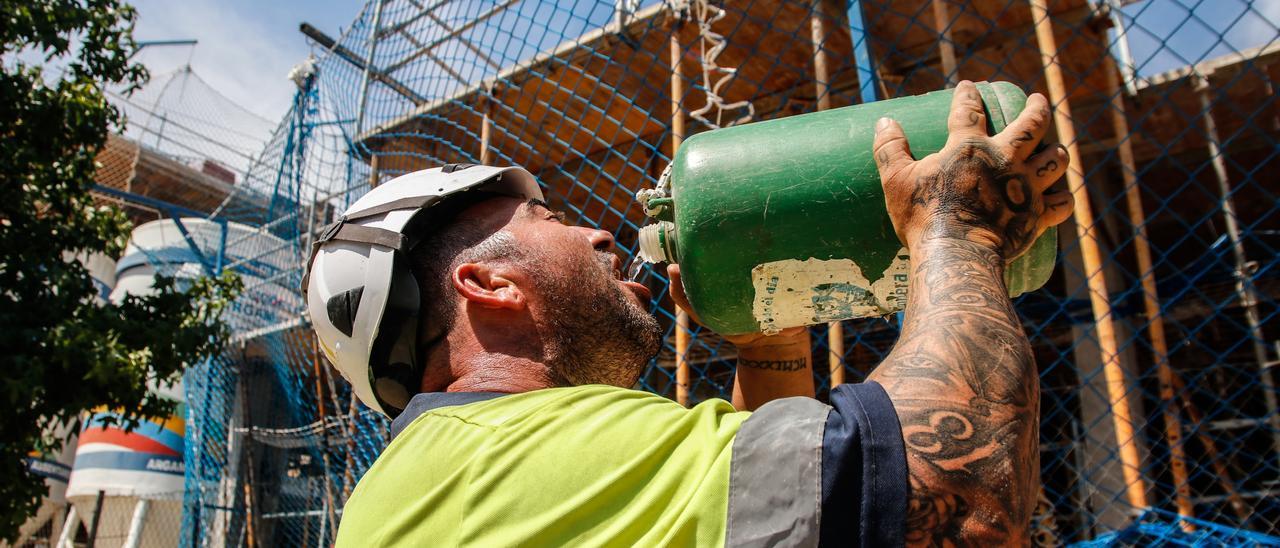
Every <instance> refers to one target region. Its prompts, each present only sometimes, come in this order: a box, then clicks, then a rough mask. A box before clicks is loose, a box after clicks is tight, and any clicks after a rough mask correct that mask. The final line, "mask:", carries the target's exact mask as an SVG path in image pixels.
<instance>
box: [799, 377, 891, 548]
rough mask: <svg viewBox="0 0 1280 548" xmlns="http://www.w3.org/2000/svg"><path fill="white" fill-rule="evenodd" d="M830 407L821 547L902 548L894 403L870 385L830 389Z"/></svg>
mask: <svg viewBox="0 0 1280 548" xmlns="http://www.w3.org/2000/svg"><path fill="white" fill-rule="evenodd" d="M831 406H832V408H833V409H832V411H831V414H830V415H828V416H827V425H826V429H825V430H824V432H823V437H822V517H823V519H822V527H821V530H820V531H819V545H821V546H850V545H855V544H856V545H858V546H902V545H903V543H904V542H905V538H904V537H905V534H906V514H907V494H908V492H907V491H908V489H909V486H908V483H907V455H906V448H905V447H904V444H903V442H902V426H901V425H900V424H899V423H898V414H897V412H896V411H894V409H893V402H892V401H890V400H889V395H888V394H887V393H885V391H884V387H882V386H880V384H878V383H876V382H872V381H868V382H865V383H861V384H843V385H840V386H839V387H837V388H836V389H834V390H832V391H831ZM854 539H857V540H856V541H855V540H854Z"/></svg>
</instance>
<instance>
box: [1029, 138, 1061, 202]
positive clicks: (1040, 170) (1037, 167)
mask: <svg viewBox="0 0 1280 548" xmlns="http://www.w3.org/2000/svg"><path fill="white" fill-rule="evenodd" d="M1070 164H1071V157H1070V156H1069V155H1067V147H1064V146H1062V145H1057V146H1054V147H1053V148H1051V149H1048V150H1044V151H1041V152H1040V153H1039V154H1036V155H1035V156H1032V157H1031V158H1030V159H1028V160H1027V169H1028V170H1029V171H1030V172H1031V175H1032V177H1031V180H1032V181H1033V184H1032V188H1033V189H1034V190H1036V191H1042V190H1044V189H1046V188H1049V187H1050V186H1052V185H1053V183H1054V182H1056V181H1057V180H1058V179H1059V178H1061V177H1062V174H1063V173H1066V172H1067V166H1068V165H1070Z"/></svg>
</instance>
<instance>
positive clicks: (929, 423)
mask: <svg viewBox="0 0 1280 548" xmlns="http://www.w3.org/2000/svg"><path fill="white" fill-rule="evenodd" d="M1049 119H1050V109H1049V103H1048V101H1047V100H1046V99H1045V98H1044V96H1042V95H1039V94H1035V93H1033V94H1031V95H1030V96H1028V97H1027V106H1026V109H1025V110H1023V112H1022V113H1021V114H1019V115H1018V117H1017V118H1016V119H1015V120H1014V121H1013V122H1012V123H1010V124H1009V125H1008V126H1007V127H1006V128H1005V129H1004V130H1003V131H1001V132H1000V134H999V135H996V136H994V137H993V136H989V135H988V134H987V132H986V127H985V125H986V124H985V121H986V118H985V117H984V115H983V107H982V98H981V96H980V94H979V93H978V90H977V88H976V87H975V86H974V85H973V83H972V82H967V81H965V82H960V83H959V84H957V85H956V89H955V93H954V95H953V96H952V103H951V114H950V116H949V118H948V119H947V131H948V132H949V134H948V137H947V144H946V146H945V147H943V149H942V150H941V151H938V152H937V153H934V154H930V155H928V156H926V157H924V158H921V159H919V160H916V159H914V158H912V157H911V154H910V148H909V147H908V146H907V138H906V134H905V133H904V132H903V131H902V127H901V126H900V125H898V124H897V123H896V122H894V121H892V120H887V119H886V120H882V121H881V122H879V123H878V124H877V130H876V144H875V146H874V148H873V151H874V153H875V158H876V162H877V166H878V167H879V169H880V179H881V183H882V185H883V186H884V190H885V206H886V207H887V208H888V209H889V216H890V219H891V220H892V221H893V227H894V231H895V232H897V233H898V237H899V238H900V239H901V240H902V242H903V243H904V244H906V245H907V248H908V249H909V250H910V252H911V278H910V282H909V283H910V286H909V288H908V295H907V311H906V321H905V324H904V325H903V329H902V336H901V337H900V338H899V340H898V344H897V345H896V346H895V347H894V349H893V352H891V353H890V354H889V356H888V358H886V359H885V361H884V363H882V364H880V366H879V368H878V369H877V370H876V371H875V372H874V373H873V374H872V375H871V378H872V379H874V380H877V381H879V382H880V383H881V384H882V385H883V386H884V387H885V390H886V391H888V393H889V397H890V398H891V399H892V400H893V404H894V407H895V408H896V409H897V412H898V418H899V420H900V421H901V422H902V434H903V440H904V441H905V443H906V448H907V468H908V473H909V475H910V482H911V498H910V505H909V509H908V512H909V515H908V516H907V539H908V540H909V541H910V542H911V543H913V544H939V545H974V546H1006V545H1010V544H1014V545H1017V544H1023V545H1025V544H1028V543H1029V542H1030V535H1029V526H1030V518H1031V513H1032V511H1033V509H1034V507H1035V500H1036V498H1035V492H1036V485H1037V483H1038V476H1039V469H1040V466H1039V452H1038V451H1037V447H1036V444H1037V440H1038V437H1039V433H1038V428H1039V419H1038V417H1037V412H1038V410H1039V400H1040V392H1039V384H1038V379H1037V375H1036V370H1035V363H1034V360H1033V359H1032V353H1031V346H1030V344H1029V343H1028V341H1027V338H1026V335H1025V334H1024V333H1023V332H1022V326H1021V325H1020V324H1019V322H1018V317H1017V315H1016V314H1014V311H1013V306H1012V305H1011V304H1010V302H1009V297H1008V293H1007V288H1006V287H1005V285H1004V276H1003V274H1004V265H1005V263H1006V261H1008V260H1011V259H1013V258H1015V257H1017V256H1018V255H1021V254H1022V253H1023V252H1025V251H1026V250H1027V249H1029V248H1030V247H1031V244H1032V242H1034V241H1035V239H1036V236H1038V235H1039V234H1040V233H1042V232H1043V231H1044V230H1045V229H1046V228H1048V227H1051V226H1054V225H1057V224H1059V223H1061V222H1062V221H1064V220H1066V218H1067V217H1068V216H1069V215H1070V213H1071V207H1072V201H1073V200H1072V198H1071V195H1070V194H1069V193H1066V192H1046V190H1047V189H1048V188H1049V186H1050V185H1052V184H1053V182H1054V181H1055V180H1057V179H1058V178H1059V177H1060V176H1061V175H1062V174H1063V172H1064V171H1065V168H1066V166H1067V163H1068V161H1069V158H1068V156H1067V154H1066V150H1065V149H1063V148H1061V147H1058V148H1054V149H1050V150H1045V151H1041V152H1036V151H1035V148H1036V145H1035V143H1037V142H1038V141H1040V139H1041V138H1043V137H1044V135H1045V133H1046V132H1047V130H1048V123H1049Z"/></svg>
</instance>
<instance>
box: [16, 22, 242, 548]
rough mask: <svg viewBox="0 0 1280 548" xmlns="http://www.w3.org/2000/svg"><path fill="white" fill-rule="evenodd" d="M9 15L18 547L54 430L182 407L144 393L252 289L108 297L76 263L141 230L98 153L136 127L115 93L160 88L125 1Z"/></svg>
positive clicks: (175, 373)
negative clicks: (31, 468)
mask: <svg viewBox="0 0 1280 548" xmlns="http://www.w3.org/2000/svg"><path fill="white" fill-rule="evenodd" d="M0 6H3V7H2V8H0V47H2V48H3V49H0V58H2V59H3V64H4V68H3V73H0V105H3V107H2V108H0V349H3V352H0V405H2V406H4V409H5V412H4V413H0V537H5V538H13V536H14V535H15V534H16V532H17V528H18V526H19V525H20V524H21V523H22V522H23V521H24V520H25V519H26V518H27V516H28V514H29V513H30V512H32V511H33V510H34V509H35V507H36V505H37V504H38V502H39V498H40V497H41V496H42V495H43V494H44V491H45V487H44V483H43V481H42V480H41V479H39V478H37V477H35V476H32V475H30V474H29V473H28V472H27V470H26V464H25V462H24V459H25V458H26V457H27V456H28V455H29V454H31V452H33V451H35V452H40V451H45V450H49V449H51V448H55V447H57V446H58V445H59V444H60V443H61V441H62V440H59V439H54V438H52V434H51V432H53V431H55V430H56V428H54V427H55V426H56V425H58V424H64V425H65V424H78V421H79V418H80V415H81V413H82V412H83V411H85V410H87V409H92V408H95V407H99V406H105V407H107V408H111V409H117V410H120V411H121V412H122V413H124V414H125V416H126V417H129V418H131V419H132V420H135V421H136V420H137V419H139V418H146V417H163V416H166V415H167V414H168V413H169V412H171V411H172V408H173V403H172V402H168V401H165V400H163V399H161V398H160V397H158V396H155V395H153V394H151V393H150V392H149V391H148V389H147V384H148V383H149V382H150V383H155V382H160V381H173V380H176V379H177V378H178V377H179V375H180V374H181V372H182V369H183V368H184V367H185V366H186V365H188V364H192V363H196V362H197V361H199V360H202V359H207V357H208V356H210V355H211V354H212V353H214V352H215V351H216V350H217V347H218V344H219V343H218V341H221V340H224V339H225V335H226V327H225V324H224V323H223V322H222V321H221V319H220V316H221V311H222V310H223V309H224V308H225V307H226V306H227V303H228V302H229V301H230V300H231V299H234V298H235V296H236V295H237V294H238V292H239V290H240V284H239V280H238V278H237V277H236V276H235V275H233V274H229V273H228V274H225V275H222V276H220V277H217V278H203V279H198V280H194V281H184V282H183V283H175V281H174V280H172V279H167V278H161V279H159V280H158V281H157V283H156V288H157V291H156V293H155V294H153V295H150V296H146V297H137V296H134V297H129V298H128V299H126V300H125V301H124V302H122V303H120V304H118V305H103V304H101V303H98V302H95V295H96V291H95V289H94V286H93V283H92V280H91V278H90V276H89V273H88V271H87V270H86V269H85V268H84V266H82V265H81V263H80V262H79V261H78V260H76V259H75V258H76V257H85V256H88V255H90V254H95V253H104V254H106V255H108V256H111V257H118V256H119V255H120V253H121V251H123V249H124V244H125V242H126V239H127V237H128V233H129V228H130V227H129V223H128V221H127V219H126V218H125V216H124V215H123V214H122V213H121V212H120V211H118V210H116V209H114V208H109V207H101V206H97V205H95V204H94V202H93V199H92V198H91V197H90V195H89V190H90V188H91V187H92V185H93V183H94V171H95V163H94V158H95V156H96V154H97V152H98V151H99V150H100V149H101V148H102V146H103V145H104V143H105V142H106V138H107V133H108V132H109V131H113V130H119V129H120V128H121V127H122V123H123V120H122V117H121V114H120V112H119V111H118V110H117V109H116V108H115V107H114V106H112V105H111V104H110V103H108V102H107V100H106V98H105V96H104V87H106V86H112V87H119V88H123V89H125V90H127V91H131V90H132V89H134V88H136V87H137V86H139V85H141V84H143V83H144V82H145V81H146V79H147V72H146V70H145V69H144V68H143V67H142V66H141V65H138V64H135V63H133V62H132V61H131V56H132V55H133V53H134V51H135V50H136V49H137V45H136V43H135V42H134V40H133V36H132V35H133V22H134V18H135V12H134V10H133V8H131V7H129V6H128V5H125V4H123V3H121V2H120V1H119V0H0ZM24 59H25V60H27V61H24ZM32 59H35V60H36V61H31V60H32ZM126 422H131V421H128V420H127V421H126Z"/></svg>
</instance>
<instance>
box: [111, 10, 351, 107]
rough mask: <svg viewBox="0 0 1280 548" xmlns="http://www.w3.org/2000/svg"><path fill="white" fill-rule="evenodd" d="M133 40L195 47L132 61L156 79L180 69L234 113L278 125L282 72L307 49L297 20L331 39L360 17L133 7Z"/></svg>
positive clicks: (287, 86)
mask: <svg viewBox="0 0 1280 548" xmlns="http://www.w3.org/2000/svg"><path fill="white" fill-rule="evenodd" d="M131 3H132V4H133V5H134V7H135V8H137V10H138V22H137V27H136V29H135V32H134V36H135V38H137V39H138V40H139V41H145V40H183V39H195V40H198V41H199V44H197V45H196V46H195V47H194V48H191V47H182V46H178V47H154V48H146V49H144V50H143V51H142V52H140V53H139V56H138V59H139V60H141V61H142V62H143V63H145V64H146V65H147V66H148V68H150V69H151V72H152V74H154V75H159V74H162V73H165V72H169V71H173V70H176V69H178V68H181V67H182V66H184V65H186V64H187V62H188V60H189V61H190V63H191V66H192V67H193V70H195V72H196V73H197V74H199V75H200V76H201V77H202V78H204V79H205V80H207V81H208V82H209V84H210V85H212V86H213V87H214V88H215V89H217V90H218V91H219V92H221V93H222V94H223V95H226V96H227V97H229V98H230V99H232V100H233V101H235V102H237V103H238V104H240V105H241V106H243V107H245V108H247V109H249V110H250V111H252V112H254V113H256V114H258V115H259V116H262V117H264V118H267V119H269V120H273V121H274V120H278V119H279V118H280V117H281V116H283V115H284V112H285V110H287V109H288V107H289V101H290V100H291V98H292V97H293V91H294V89H295V88H294V87H293V84H292V83H291V82H289V81H288V80H286V79H285V76H286V75H287V74H288V73H289V69H290V68H292V67H293V66H294V65H296V64H297V63H299V62H301V61H302V60H304V59H306V58H307V54H308V53H310V51H311V48H310V46H308V44H307V40H306V38H305V37H304V36H303V35H302V33H300V32H298V24H299V23H302V22H303V21H305V22H308V23H311V24H312V25H314V26H315V27H316V28H319V29H320V30H322V31H324V32H325V33H327V34H329V35H330V36H334V37H337V36H338V34H339V32H341V31H340V28H343V27H346V26H347V25H349V24H350V23H351V21H352V20H354V19H355V17H356V14H358V13H359V12H360V8H361V7H362V6H363V5H364V3H363V2H359V1H352V0H306V1H302V0H278V1H277V0H270V1H266V2H263V1H255V0H181V1H173V0H132V1H131Z"/></svg>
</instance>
